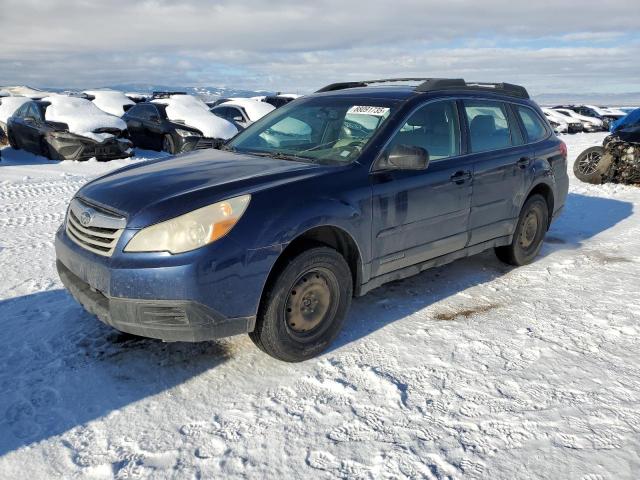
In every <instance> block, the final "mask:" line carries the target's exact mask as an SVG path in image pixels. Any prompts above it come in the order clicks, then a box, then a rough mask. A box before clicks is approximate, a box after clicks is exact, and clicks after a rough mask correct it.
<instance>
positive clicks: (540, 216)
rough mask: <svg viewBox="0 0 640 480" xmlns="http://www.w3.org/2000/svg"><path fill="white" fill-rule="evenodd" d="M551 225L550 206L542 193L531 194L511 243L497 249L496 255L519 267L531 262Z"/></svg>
mask: <svg viewBox="0 0 640 480" xmlns="http://www.w3.org/2000/svg"><path fill="white" fill-rule="evenodd" d="M548 226H549V206H548V205H547V201H546V200H545V199H544V197H543V196H542V195H539V194H535V195H532V196H530V197H529V198H528V199H527V201H526V202H525V203H524V205H523V207H522V210H520V217H519V218H518V225H517V226H516V231H515V233H514V235H513V240H512V241H511V244H509V245H505V246H504V247H497V248H496V249H495V251H496V256H497V257H498V258H499V259H500V260H501V261H503V262H504V263H507V264H509V265H515V266H517V267H519V266H522V265H526V264H528V263H531V262H532V261H533V259H534V258H536V256H537V255H538V253H539V252H540V249H541V248H542V242H543V240H544V236H545V234H546V233H547V228H548Z"/></svg>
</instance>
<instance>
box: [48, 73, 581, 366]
mask: <svg viewBox="0 0 640 480" xmlns="http://www.w3.org/2000/svg"><path fill="white" fill-rule="evenodd" d="M566 157H567V150H566V146H565V145H564V143H563V142H561V141H560V140H559V139H558V138H556V137H555V135H554V134H553V131H552V129H551V127H550V126H549V124H548V123H547V121H546V120H545V116H544V115H543V114H542V112H541V111H540V109H539V107H538V106H537V105H536V104H535V103H534V102H533V101H531V100H530V99H529V95H528V93H527V91H526V90H525V89H524V88H522V87H520V86H517V85H511V84H507V83H499V84H481V83H467V82H465V81H464V80H461V79H390V80H378V81H366V82H349V83H338V84H332V85H329V86H327V87H325V88H323V89H321V90H320V91H318V92H316V93H315V94H313V95H309V96H306V97H303V98H301V99H298V100H296V101H294V102H291V103H289V104H287V105H286V106H284V107H282V108H280V109H278V110H275V111H274V112H272V113H271V114H269V115H267V116H266V117H264V118H262V119H261V120H259V121H257V122H256V123H254V124H253V125H251V126H250V127H249V128H247V129H246V130H244V131H243V132H241V133H240V134H238V135H237V136H236V137H234V138H233V139H232V140H231V141H229V142H228V143H227V144H226V145H225V146H224V147H223V148H222V149H221V150H206V151H198V152H193V153H189V154H186V155H182V156H178V157H174V158H169V159H161V160H157V161H152V162H148V163H144V164H139V165H133V166H129V167H125V168H123V169H120V170H117V171H114V172H112V173H109V174H107V175H105V176H103V177H100V178H98V179H96V180H94V181H92V182H90V183H88V184H87V185H85V186H84V187H83V188H81V189H80V191H79V192H78V193H77V194H76V196H75V197H74V198H73V200H72V201H71V204H70V205H69V208H68V212H67V216H66V218H65V222H64V224H63V225H62V226H61V228H60V229H59V231H58V232H57V238H56V254H57V268H58V271H59V274H60V278H61V279H62V281H63V283H64V284H65V286H66V287H67V288H68V290H69V291H70V292H71V294H72V295H73V296H74V297H75V298H76V299H77V300H78V301H79V302H80V303H81V304H82V305H83V306H84V307H85V308H86V309H87V310H88V311H89V312H92V313H94V314H95V315H97V317H98V318H99V319H100V320H102V321H103V322H105V323H107V324H109V325H112V326H113V327H115V328H116V329H118V330H121V331H124V332H129V333H132V334H136V335H142V336H147V337H154V338H159V339H162V340H165V341H200V340H209V339H213V338H218V337H224V336H228V335H235V334H240V333H249V335H250V337H251V339H252V340H253V341H254V342H255V344H256V345H257V346H258V347H259V348H261V349H262V350H263V351H265V352H266V353H268V354H269V355H272V356H274V357H276V358H278V359H281V360H285V361H301V360H305V359H308V358H311V357H313V356H314V355H317V354H318V353H319V352H321V351H323V350H324V349H326V348H327V346H328V345H329V344H330V343H331V341H332V340H333V339H334V338H335V336H336V335H337V334H338V332H339V331H340V328H341V327H342V324H343V323H344V320H345V317H346V315H347V312H348V310H349V305H350V301H351V297H352V296H354V295H364V294H365V293H366V292H368V291H369V290H371V289H373V288H376V287H378V286H380V285H382V284H384V283H385V282H389V281H392V280H397V279H401V278H405V277H408V276H410V275H415V274H417V273H419V272H422V271H423V270H425V269H427V268H430V267H433V266H436V265H442V264H444V263H447V262H451V261H453V260H456V259H459V258H462V257H466V256H469V255H473V254H476V253H479V252H482V251H484V250H487V249H490V248H493V249H495V252H496V254H497V256H498V257H499V258H500V259H501V260H503V261H504V262H506V263H508V264H511V265H524V264H527V263H529V262H531V261H532V260H533V259H534V258H535V256H536V255H537V254H538V252H539V250H540V248H541V245H542V242H543V239H544V236H545V233H546V231H547V230H548V228H549V225H550V223H551V221H552V220H553V219H554V218H556V217H557V215H558V214H559V213H560V211H561V209H562V207H563V205H564V203H565V198H566V196H567V189H568V176H567V164H566V161H567V158H566Z"/></svg>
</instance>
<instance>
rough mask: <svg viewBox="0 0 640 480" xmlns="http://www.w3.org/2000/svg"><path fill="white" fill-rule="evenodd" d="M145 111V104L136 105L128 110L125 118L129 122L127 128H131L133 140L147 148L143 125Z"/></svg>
mask: <svg viewBox="0 0 640 480" xmlns="http://www.w3.org/2000/svg"><path fill="white" fill-rule="evenodd" d="M143 111H144V105H135V106H133V107H131V108H130V109H129V110H128V111H127V113H126V114H125V116H124V118H123V119H124V121H125V122H127V130H129V136H130V137H131V141H132V142H133V145H134V146H136V147H138V148H146V145H145V138H144V134H143V125H142V121H143V118H142V116H143Z"/></svg>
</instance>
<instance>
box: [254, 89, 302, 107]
mask: <svg viewBox="0 0 640 480" xmlns="http://www.w3.org/2000/svg"><path fill="white" fill-rule="evenodd" d="M299 97H300V95H296V94H295V93H276V94H275V95H267V96H265V97H264V99H263V100H262V101H263V102H266V103H269V104H271V105H273V106H274V107H276V108H280V107H283V106H285V105H286V104H287V103H289V102H292V101H294V100H295V99H296V98H299Z"/></svg>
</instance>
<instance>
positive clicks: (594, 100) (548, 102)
mask: <svg viewBox="0 0 640 480" xmlns="http://www.w3.org/2000/svg"><path fill="white" fill-rule="evenodd" d="M103 88H112V89H114V90H120V91H123V92H137V93H151V92H154V91H164V92H167V91H171V92H173V91H177V92H187V93H190V94H193V95H199V96H200V97H202V98H203V99H204V100H205V101H209V100H215V99H217V98H220V97H254V96H257V95H270V94H274V93H276V92H273V91H267V90H245V89H241V88H229V87H184V86H175V85H154V84H148V83H123V84H117V85H108V86H105V87H103ZM92 89H93V87H92ZM47 90H49V91H56V92H63V91H68V90H66V89H62V88H47ZM76 91H78V90H76ZM300 93H304V92H300ZM533 99H534V100H535V101H536V102H538V103H539V104H540V105H543V106H553V105H560V104H572V103H575V104H593V105H603V106H618V107H625V106H627V107H634V106H640V92H627V93H541V94H539V95H533Z"/></svg>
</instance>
